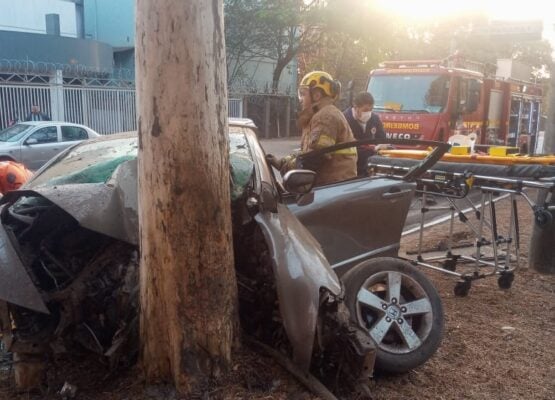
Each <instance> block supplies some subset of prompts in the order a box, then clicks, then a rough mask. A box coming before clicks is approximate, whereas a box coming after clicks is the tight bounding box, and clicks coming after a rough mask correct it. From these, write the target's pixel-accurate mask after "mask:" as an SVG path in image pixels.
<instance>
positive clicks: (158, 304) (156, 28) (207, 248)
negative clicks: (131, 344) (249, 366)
mask: <svg viewBox="0 0 555 400" xmlns="http://www.w3.org/2000/svg"><path fill="white" fill-rule="evenodd" d="M136 29H137V30H136V37H137V63H136V64H137V77H138V78H137V93H138V110H139V210H140V212H139V222H140V227H141V267H140V272H141V275H140V277H141V279H140V289H141V292H140V300H141V318H140V321H141V328H140V334H141V362H142V367H143V371H144V373H145V377H146V380H147V382H150V383H157V382H173V383H174V384H175V386H176V388H177V389H178V390H179V391H180V392H181V393H185V394H187V393H191V392H194V391H196V390H197V388H198V386H199V385H202V384H203V383H204V380H205V379H206V378H208V377H210V376H215V375H218V374H219V372H220V371H222V370H225V369H226V368H227V367H228V366H229V363H230V357H231V355H230V353H231V345H232V342H233V335H234V330H235V327H236V326H237V325H236V321H237V318H236V313H237V286H236V281H235V270H234V265H233V252H232V240H231V211H230V193H229V182H230V180H229V154H228V147H229V143H228V136H227V89H226V68H225V67H226V64H225V50H224V34H223V32H224V31H223V7H222V0H212V1H210V2H209V1H202V0H188V1H180V0H157V1H152V0H137V28H136Z"/></svg>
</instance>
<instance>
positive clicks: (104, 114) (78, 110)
mask: <svg viewBox="0 0 555 400" xmlns="http://www.w3.org/2000/svg"><path fill="white" fill-rule="evenodd" d="M34 105H38V106H39V107H40V109H41V112H42V113H44V114H46V115H48V116H49V117H51V118H52V119H53V120H60V121H66V122H73V123H77V124H83V125H86V126H89V127H90V128H92V129H94V130H95V131H97V132H98V133H101V134H110V133H115V132H126V131H134V130H137V108H136V94H135V88H134V85H133V82H132V81H115V80H100V79H95V78H69V79H68V78H63V76H62V74H61V72H60V73H59V74H58V75H55V76H30V75H17V74H11V75H9V76H7V75H1V74H0V129H4V128H6V127H8V126H10V125H12V124H14V123H16V122H18V121H25V119H26V117H27V116H28V115H29V113H30V112H31V107H32V106H34ZM228 110H229V116H230V117H238V118H240V117H243V115H244V113H243V99H242V98H236V97H232V98H230V99H229V100H228Z"/></svg>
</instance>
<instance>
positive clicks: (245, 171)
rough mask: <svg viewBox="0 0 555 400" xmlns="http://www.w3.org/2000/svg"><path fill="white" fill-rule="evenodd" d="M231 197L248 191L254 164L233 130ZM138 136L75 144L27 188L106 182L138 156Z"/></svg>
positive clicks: (243, 136)
mask: <svg viewBox="0 0 555 400" xmlns="http://www.w3.org/2000/svg"><path fill="white" fill-rule="evenodd" d="M229 144H230V145H229V151H230V164H231V198H232V200H236V199H238V198H239V197H241V196H242V194H243V193H244V192H245V189H246V187H247V185H248V184H249V183H250V181H251V179H252V174H253V171H254V163H253V161H252V157H251V154H250V150H249V147H248V144H247V140H246V138H245V135H244V134H242V133H233V132H232V133H230V135H229ZM137 153H138V139H137V137H136V136H129V137H122V138H119V139H113V140H102V141H93V142H90V143H85V144H81V145H78V146H76V147H75V148H74V149H73V150H71V151H70V152H69V153H68V154H67V155H66V156H65V157H64V158H63V159H62V160H60V161H59V162H57V163H55V164H52V165H51V166H50V167H48V168H47V169H46V170H44V171H43V172H42V173H41V174H40V175H37V176H36V177H35V178H34V179H33V180H32V181H31V182H29V184H28V185H27V188H29V189H32V188H35V187H39V186H54V185H68V184H78V183H104V182H106V181H107V180H108V179H110V177H111V176H112V175H113V173H114V171H115V170H116V168H117V167H118V166H119V165H120V164H122V163H123V162H126V161H129V160H133V159H135V158H137Z"/></svg>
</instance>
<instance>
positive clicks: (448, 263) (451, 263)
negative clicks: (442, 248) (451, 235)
mask: <svg viewBox="0 0 555 400" xmlns="http://www.w3.org/2000/svg"><path fill="white" fill-rule="evenodd" d="M458 261H459V256H458V255H452V256H451V257H450V258H448V259H447V260H445V261H443V263H442V266H443V269H446V270H448V271H455V270H456V269H457V262H458Z"/></svg>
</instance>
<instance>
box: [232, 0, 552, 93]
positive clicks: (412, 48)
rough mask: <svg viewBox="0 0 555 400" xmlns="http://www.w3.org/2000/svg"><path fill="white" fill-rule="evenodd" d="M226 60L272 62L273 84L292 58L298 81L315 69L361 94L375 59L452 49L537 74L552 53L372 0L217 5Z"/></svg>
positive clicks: (437, 54) (458, 20)
mask: <svg viewBox="0 0 555 400" xmlns="http://www.w3.org/2000/svg"><path fill="white" fill-rule="evenodd" d="M224 3H225V7H226V39H227V47H228V56H229V55H231V56H232V57H236V58H237V57H239V56H242V57H243V59H247V58H249V57H265V58H267V59H271V60H274V61H275V63H276V64H275V65H276V70H275V73H274V83H276V78H277V79H279V74H280V73H281V70H282V69H283V68H284V67H285V65H287V63H289V61H291V60H292V59H293V58H294V57H297V58H298V61H299V69H300V73H301V75H302V74H303V73H304V72H306V71H309V70H313V69H322V70H326V71H328V72H330V73H331V74H332V75H333V76H334V77H336V78H338V79H340V80H341V81H343V83H346V82H347V81H349V80H355V82H356V84H357V88H359V89H362V87H363V86H364V83H365V82H366V80H367V77H368V73H369V71H370V70H371V69H373V68H376V67H377V66H378V64H379V63H380V62H381V61H385V60H402V59H443V58H445V57H447V56H448V55H450V54H452V53H453V52H454V51H455V50H456V51H458V52H460V53H462V54H463V55H464V56H465V57H466V58H468V59H472V60H475V61H480V62H483V63H495V61H496V59H498V58H512V59H515V60H519V61H522V62H524V63H526V64H528V65H531V66H533V67H534V68H535V69H536V70H545V68H546V67H547V68H549V67H550V66H551V52H552V48H551V46H550V45H549V43H548V42H546V41H540V40H538V41H520V42H519V41H514V40H507V39H503V38H488V37H484V36H482V37H480V36H477V35H476V34H475V33H474V31H475V28H476V27H478V28H479V27H483V26H485V25H487V24H488V23H489V21H488V18H487V16H485V15H484V14H480V13H475V12H474V13H466V14H458V15H454V16H450V17H442V18H438V19H436V20H431V19H428V20H426V21H415V20H409V19H402V18H400V17H398V16H395V15H392V14H387V13H386V12H385V11H383V10H381V9H380V8H378V7H377V6H376V4H375V2H373V1H360V0H326V1H312V2H308V3H307V2H306V1H303V0H258V1H256V0H225V2H224Z"/></svg>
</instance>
